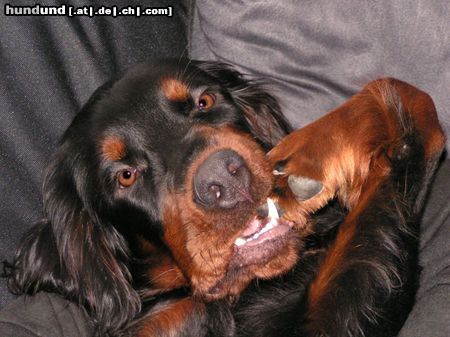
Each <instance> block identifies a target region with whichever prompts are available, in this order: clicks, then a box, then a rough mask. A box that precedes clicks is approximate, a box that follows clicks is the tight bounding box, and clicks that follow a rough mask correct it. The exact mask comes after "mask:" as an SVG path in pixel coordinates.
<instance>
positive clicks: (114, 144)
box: [101, 136, 127, 161]
mask: <svg viewBox="0 0 450 337" xmlns="http://www.w3.org/2000/svg"><path fill="white" fill-rule="evenodd" d="M126 150H127V149H126V146H125V143H124V141H123V140H122V139H120V138H119V137H116V136H108V137H106V138H105V139H104V140H103V141H102V144H101V152H102V155H103V157H104V158H106V159H108V160H111V161H117V160H121V159H123V158H124V157H125V154H126V152H127V151H126Z"/></svg>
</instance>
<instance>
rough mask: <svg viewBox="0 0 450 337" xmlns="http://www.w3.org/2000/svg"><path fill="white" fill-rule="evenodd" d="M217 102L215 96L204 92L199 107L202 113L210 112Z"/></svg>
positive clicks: (199, 100)
mask: <svg viewBox="0 0 450 337" xmlns="http://www.w3.org/2000/svg"><path fill="white" fill-rule="evenodd" d="M215 102H216V98H215V97H214V95H212V94H208V93H206V92H204V93H203V94H202V95H201V96H200V98H199V99H198V103H197V106H198V109H199V110H201V111H208V110H209V109H211V108H212V106H213V105H214V103H215Z"/></svg>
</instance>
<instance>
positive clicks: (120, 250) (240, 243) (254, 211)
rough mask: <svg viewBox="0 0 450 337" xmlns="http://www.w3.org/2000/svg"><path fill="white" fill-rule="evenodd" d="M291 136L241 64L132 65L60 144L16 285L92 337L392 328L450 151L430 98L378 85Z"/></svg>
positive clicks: (407, 297)
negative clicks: (75, 308)
mask: <svg viewBox="0 0 450 337" xmlns="http://www.w3.org/2000/svg"><path fill="white" fill-rule="evenodd" d="M290 131H291V130H290V127H289V125H288V123H287V122H286V121H285V120H284V118H283V117H282V115H281V113H280V109H279V106H278V103H277V101H276V99H275V98H274V97H273V96H272V95H271V94H270V93H269V92H268V91H267V90H266V89H265V87H264V85H262V84H261V83H259V82H256V81H250V80H248V79H246V78H244V77H243V76H242V75H241V74H239V73H238V72H237V71H235V70H233V69H232V68H231V67H230V66H227V65H224V64H219V63H214V62H200V61H188V60H153V61H149V62H147V63H144V64H141V65H138V66H137V67H135V68H132V69H131V70H129V71H127V72H126V73H124V74H123V75H122V76H120V77H118V78H116V79H113V80H111V81H110V82H108V83H106V84H105V85H103V86H102V87H101V88H99V89H98V90H97V91H96V92H95V93H94V95H93V96H92V97H91V99H90V100H89V101H88V103H87V104H86V105H85V107H84V108H83V109H82V111H81V112H80V113H79V114H78V115H77V116H76V118H75V120H74V121H73V122H72V124H71V125H70V127H69V129H68V130H67V131H66V133H65V134H64V136H63V139H62V142H61V144H60V146H59V148H58V150H57V151H56V153H55V155H54V157H53V159H52V160H51V162H50V164H49V166H48V169H47V171H46V176H45V181H44V188H43V196H44V210H45V214H46V219H45V220H43V221H42V222H40V223H39V224H37V225H36V226H34V227H33V228H32V229H31V231H30V232H29V233H28V234H27V235H26V236H25V237H24V239H23V241H22V243H21V245H20V246H19V248H18V251H17V253H16V257H15V260H14V262H13V265H12V268H13V269H12V276H11V278H10V287H11V289H12V290H13V291H14V292H15V293H18V294H21V293H27V294H34V293H36V292H38V291H48V292H56V293H59V294H61V295H63V296H64V297H66V298H67V299H69V300H71V301H74V302H77V303H79V304H80V305H82V306H84V307H85V308H86V310H87V312H88V313H89V315H90V317H91V318H92V320H93V322H94V325H95V327H96V335H97V336H141V337H144V336H198V337H201V336H317V337H318V336H330V337H331V336H366V337H367V336H384V337H387V336H394V335H395V333H396V332H397V331H398V330H399V328H400V326H401V323H402V322H403V321H404V319H405V318H406V315H407V313H408V310H409V309H410V307H411V305H412V303H413V300H414V290H415V286H416V279H417V274H418V272H417V241H418V240H417V235H418V220H419V216H420V210H421V208H422V204H423V199H424V196H425V193H426V189H427V186H428V184H429V180H430V178H431V176H432V173H433V171H434V168H435V166H436V163H437V161H438V158H439V155H440V153H441V151H442V148H443V144H444V141H443V139H444V137H443V133H442V130H441V128H440V126H439V124H438V122H437V118H436V113H435V110H434V106H433V103H432V101H431V99H430V98H429V97H428V96H427V95H426V94H424V93H423V92H421V91H419V90H418V89H415V88H413V87H411V86H409V85H407V84H405V83H402V82H399V81H396V80H389V79H385V80H379V81H376V82H372V83H371V84H369V85H368V86H367V87H366V88H365V89H364V90H363V91H362V92H361V93H360V94H358V95H356V96H355V97H353V98H352V99H351V100H350V101H348V102H347V103H346V104H344V105H343V106H342V107H340V108H338V109H337V110H335V111H333V112H331V113H330V114H328V115H326V116H325V117H323V118H322V119H320V120H318V121H317V122H316V123H313V124H311V125H309V126H307V127H306V128H304V129H301V130H299V131H296V132H293V133H291V134H290V135H289V136H287V137H286V138H284V137H285V136H286V135H287V134H288V133H289V132H290ZM282 139H283V140H282ZM281 140H282V141H281ZM280 141H281V143H280V145H278V146H277V147H275V148H274V146H275V145H276V144H277V143H279V142H280ZM267 152H268V154H267Z"/></svg>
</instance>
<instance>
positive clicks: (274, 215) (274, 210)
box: [267, 198, 280, 219]
mask: <svg viewBox="0 0 450 337" xmlns="http://www.w3.org/2000/svg"><path fill="white" fill-rule="evenodd" d="M267 207H268V208H269V218H272V219H278V218H279V217H280V216H279V215H278V210H277V207H276V206H275V203H274V202H273V200H272V199H271V198H267Z"/></svg>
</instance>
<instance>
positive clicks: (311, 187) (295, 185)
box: [288, 175, 323, 201]
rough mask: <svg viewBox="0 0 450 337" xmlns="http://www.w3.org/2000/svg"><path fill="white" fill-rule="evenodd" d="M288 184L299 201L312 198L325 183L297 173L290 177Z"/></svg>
mask: <svg viewBox="0 0 450 337" xmlns="http://www.w3.org/2000/svg"><path fill="white" fill-rule="evenodd" d="M288 185H289V188H290V189H291V191H292V193H294V195H295V197H296V198H297V200H299V201H304V200H308V199H311V198H312V197H314V196H315V195H317V194H318V193H320V191H322V189H323V184H322V183H321V182H320V181H317V180H314V179H311V178H307V177H303V176H295V175H290V176H289V177H288Z"/></svg>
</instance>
